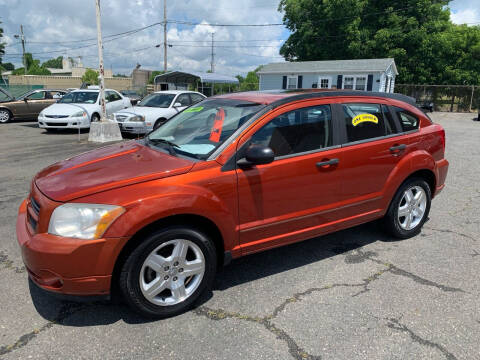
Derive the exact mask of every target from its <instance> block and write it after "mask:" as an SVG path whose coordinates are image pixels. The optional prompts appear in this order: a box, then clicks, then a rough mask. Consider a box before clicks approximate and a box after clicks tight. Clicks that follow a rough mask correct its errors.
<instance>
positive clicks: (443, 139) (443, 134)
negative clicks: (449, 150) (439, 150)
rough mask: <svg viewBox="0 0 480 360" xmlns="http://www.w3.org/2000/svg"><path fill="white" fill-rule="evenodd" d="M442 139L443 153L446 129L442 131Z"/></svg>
mask: <svg viewBox="0 0 480 360" xmlns="http://www.w3.org/2000/svg"><path fill="white" fill-rule="evenodd" d="M440 139H441V140H442V145H443V151H445V129H444V128H442V129H441V130H440Z"/></svg>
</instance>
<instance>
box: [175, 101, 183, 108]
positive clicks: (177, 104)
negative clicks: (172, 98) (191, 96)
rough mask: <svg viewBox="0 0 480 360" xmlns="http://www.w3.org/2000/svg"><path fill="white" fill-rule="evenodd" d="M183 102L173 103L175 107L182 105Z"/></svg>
mask: <svg viewBox="0 0 480 360" xmlns="http://www.w3.org/2000/svg"><path fill="white" fill-rule="evenodd" d="M182 106H183V105H182V103H179V102H176V103H175V104H173V107H182Z"/></svg>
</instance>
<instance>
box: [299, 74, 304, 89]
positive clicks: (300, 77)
mask: <svg viewBox="0 0 480 360" xmlns="http://www.w3.org/2000/svg"><path fill="white" fill-rule="evenodd" d="M302 85H303V76H302V75H298V88H299V89H301V88H302Z"/></svg>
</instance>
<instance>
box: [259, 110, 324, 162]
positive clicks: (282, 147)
mask: <svg viewBox="0 0 480 360" xmlns="http://www.w3.org/2000/svg"><path fill="white" fill-rule="evenodd" d="M332 139H333V138H332V113H331V109H330V105H317V106H312V107H308V108H302V109H297V110H294V111H290V112H287V113H285V114H282V115H280V116H277V117H276V118H275V119H272V120H271V121H270V122H269V123H267V124H266V125H264V126H263V127H262V128H261V129H260V130H259V131H257V132H256V133H255V134H254V135H253V136H252V138H251V143H252V144H260V145H264V146H268V147H270V148H271V149H272V150H273V152H274V154H275V157H281V156H288V155H293V154H300V153H304V152H309V151H315V150H320V149H323V148H326V147H329V146H332V143H333V140H332Z"/></svg>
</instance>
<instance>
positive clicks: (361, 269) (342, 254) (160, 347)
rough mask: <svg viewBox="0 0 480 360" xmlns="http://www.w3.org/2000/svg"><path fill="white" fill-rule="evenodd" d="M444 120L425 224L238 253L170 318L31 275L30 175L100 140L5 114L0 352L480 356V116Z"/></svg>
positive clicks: (0, 178) (4, 355)
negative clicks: (406, 232) (51, 290)
mask: <svg viewBox="0 0 480 360" xmlns="http://www.w3.org/2000/svg"><path fill="white" fill-rule="evenodd" d="M432 118H433V119H434V121H436V122H439V123H440V124H442V125H443V126H444V127H445V130H446V136H447V154H446V156H447V159H448V160H449V161H450V170H449V174H448V178H447V186H446V188H445V190H444V191H443V193H442V194H440V195H439V196H438V198H436V199H434V201H433V203H432V209H431V213H430V220H429V221H428V222H427V223H426V224H425V227H424V229H423V231H422V233H421V234H420V235H418V236H417V237H415V238H412V239H408V240H404V241H392V239H391V238H390V237H389V236H387V235H385V234H384V233H383V232H382V231H381V229H380V228H379V227H378V225H377V224H376V223H372V224H366V225H362V226H359V227H356V228H353V229H348V230H345V231H341V232H338V233H335V234H331V235H328V236H324V237H320V238H316V239H311V240H308V241H305V242H302V243H298V244H294V245H290V246H287V247H283V248H278V249H275V250H271V251H267V252H264V253H260V254H255V255H251V256H249V257H245V258H242V259H238V260H236V261H234V262H233V263H232V264H231V265H230V266H228V267H226V268H224V269H222V270H221V271H220V272H219V273H218V275H217V280H216V282H215V287H214V289H213V291H212V292H211V293H209V294H205V296H204V297H203V298H202V299H201V301H199V303H198V306H197V307H196V308H195V309H193V310H192V311H190V312H187V313H185V314H183V315H180V316H177V317H174V318H170V319H166V320H159V321H149V320H145V319H142V318H140V317H138V316H137V315H136V314H134V313H132V312H131V311H130V310H129V309H128V308H126V307H125V306H124V305H122V304H119V303H109V302H85V303H75V302H71V301H66V300H61V299H58V298H56V297H53V296H50V295H47V294H45V293H44V292H42V291H40V290H39V289H37V288H36V287H35V285H32V284H31V283H30V282H29V281H28V280H27V273H26V271H25V267H24V266H23V263H22V261H21V256H20V252H19V249H18V246H17V244H16V239H15V220H16V212H17V208H18V206H19V204H20V202H21V201H22V199H23V198H24V197H25V196H26V195H27V189H28V184H29V181H30V179H31V178H32V176H33V175H34V174H35V173H36V172H37V171H39V170H40V169H42V168H43V167H45V166H47V165H49V164H51V163H53V162H55V161H58V160H61V159H63V158H66V157H69V156H71V155H74V154H77V153H80V152H83V151H87V150H89V149H92V148H94V147H97V146H99V145H93V144H88V143H87V142H86V139H87V136H88V134H86V133H83V134H81V141H80V142H78V141H77V134H75V133H63V134H54V135H47V134H46V133H44V132H43V131H42V130H40V129H38V128H36V127H35V124H34V123H31V122H17V123H12V124H6V125H2V126H0V136H1V138H2V142H1V143H0V288H2V289H3V291H2V292H1V293H0V304H1V315H0V359H28V358H32V359H56V358H68V359H85V358H102V359H116V358H126V359H149V358H167V359H198V358H202V359H232V358H239V359H240V358H241V359H480V355H479V354H480V343H479V341H478V334H479V333H480V296H479V295H480V282H479V281H478V273H479V269H480V256H479V254H480V243H479V238H480V236H479V234H480V220H479V218H478V214H479V213H480V202H479V201H478V200H479V199H480V181H479V179H480V167H479V166H478V164H479V163H480V148H479V146H478V139H479V138H480V123H478V122H473V121H472V118H473V114H450V113H434V114H432Z"/></svg>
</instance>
